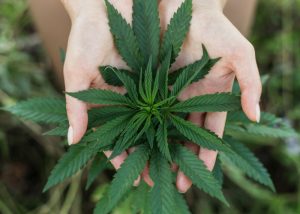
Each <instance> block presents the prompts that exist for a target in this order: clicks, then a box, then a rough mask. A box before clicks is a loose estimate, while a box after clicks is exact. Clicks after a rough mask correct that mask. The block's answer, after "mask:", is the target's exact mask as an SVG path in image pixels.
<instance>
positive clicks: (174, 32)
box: [160, 0, 192, 63]
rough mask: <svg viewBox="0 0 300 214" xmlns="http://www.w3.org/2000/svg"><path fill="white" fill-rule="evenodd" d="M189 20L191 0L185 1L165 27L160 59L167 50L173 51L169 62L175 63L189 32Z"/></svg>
mask: <svg viewBox="0 0 300 214" xmlns="http://www.w3.org/2000/svg"><path fill="white" fill-rule="evenodd" d="M191 19H192V0H185V1H184V2H183V3H182V4H181V6H180V7H179V9H178V10H177V11H176V13H175V14H174V15H173V17H172V19H171V21H170V24H169V25H168V27H167V31H166V32H165V34H164V36H163V39H162V44H161V53H160V55H161V56H160V58H161V59H164V58H165V57H166V56H167V54H168V52H169V50H170V49H173V54H172V60H171V62H172V63H173V62H174V61H175V59H176V57H177V56H178V54H179V52H180V49H181V46H182V44H183V41H184V39H185V37H186V34H187V32H188V30H189V27H190V22H191Z"/></svg>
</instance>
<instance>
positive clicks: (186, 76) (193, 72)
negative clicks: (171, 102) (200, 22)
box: [171, 46, 209, 96]
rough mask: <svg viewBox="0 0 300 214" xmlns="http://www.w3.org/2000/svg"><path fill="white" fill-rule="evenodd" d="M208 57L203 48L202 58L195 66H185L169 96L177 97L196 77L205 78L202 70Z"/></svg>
mask: <svg viewBox="0 0 300 214" xmlns="http://www.w3.org/2000/svg"><path fill="white" fill-rule="evenodd" d="M208 61H209V56H208V53H207V50H206V48H205V47H204V46H203V56H202V58H201V60H200V61H199V62H198V63H197V64H192V65H191V66H187V67H186V68H185V69H184V70H183V71H182V72H181V73H180V75H179V76H178V78H177V79H176V81H175V83H174V85H173V89H172V91H171V96H177V95H178V94H179V93H180V92H181V91H182V90H183V89H185V88H186V87H187V86H188V85H189V84H191V83H192V82H193V80H194V79H195V78H196V77H198V76H203V77H204V76H205V75H206V74H207V71H206V70H204V69H203V68H204V66H205V65H206V64H207V63H208Z"/></svg>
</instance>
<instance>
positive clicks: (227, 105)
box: [170, 93, 241, 112]
mask: <svg viewBox="0 0 300 214" xmlns="http://www.w3.org/2000/svg"><path fill="white" fill-rule="evenodd" d="M240 109H241V98H240V96H238V95H234V94H231V93H218V94H206V95H202V96H196V97H193V98H190V99H188V100H185V101H183V102H179V103H177V104H175V105H174V106H172V107H171V108H170V111H173V112H224V111H236V110H240Z"/></svg>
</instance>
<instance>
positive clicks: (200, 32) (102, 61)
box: [62, 0, 261, 192]
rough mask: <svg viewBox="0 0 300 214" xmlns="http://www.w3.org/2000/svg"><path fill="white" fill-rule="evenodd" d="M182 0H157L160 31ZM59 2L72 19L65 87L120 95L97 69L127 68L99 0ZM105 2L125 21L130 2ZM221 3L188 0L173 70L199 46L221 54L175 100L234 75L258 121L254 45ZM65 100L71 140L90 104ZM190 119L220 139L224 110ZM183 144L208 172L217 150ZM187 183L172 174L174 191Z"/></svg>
mask: <svg viewBox="0 0 300 214" xmlns="http://www.w3.org/2000/svg"><path fill="white" fill-rule="evenodd" d="M183 1H184V0H161V1H160V4H159V11H160V19H161V25H162V31H164V30H165V29H166V27H167V24H168V23H169V21H170V18H171V17H172V15H173V14H174V12H175V11H176V10H177V9H178V7H179V6H180V5H181V3H182V2H183ZM62 2H63V4H64V6H65V8H66V9H67V11H68V13H69V15H70V18H71V21H72V28H71V33H70V36H69V41H68V48H67V56H66V61H65V65H64V77H65V78H64V79H65V90H66V91H68V92H73V91H80V90H85V89H88V88H90V87H93V88H102V89H110V90H114V91H117V92H120V93H123V92H124V89H122V88H117V87H111V86H108V85H107V84H105V82H104V80H103V79H102V77H101V75H100V73H99V72H98V66H99V65H108V64H109V65H113V66H116V67H121V68H126V67H127V66H126V64H125V63H124V62H123V60H122V59H121V57H120V56H119V54H118V52H117V50H116V49H115V46H114V43H113V38H112V35H111V33H110V31H109V26H108V24H107V23H108V20H107V14H106V9H105V5H104V3H103V1H98V0H89V1H84V0H62ZM110 2H111V3H112V4H113V5H114V6H115V7H116V8H117V9H118V10H119V12H120V13H121V14H122V16H123V17H125V19H126V20H127V21H128V22H129V23H130V22H131V13H132V0H122V1H118V0H111V1H110ZM223 4H224V1H223V0H210V1H208V0H197V1H196V0H195V1H193V18H192V21H191V27H190V31H189V33H188V35H187V38H186V40H185V42H184V44H183V47H182V50H181V52H180V54H179V57H178V58H177V60H176V63H175V64H174V66H173V69H175V68H178V67H182V66H184V65H187V64H190V63H192V62H194V61H195V60H198V59H200V58H201V56H202V44H204V45H205V46H206V48H207V50H208V53H209V54H210V56H211V57H213V58H214V57H222V59H221V60H220V61H219V62H218V63H217V64H216V65H215V66H214V67H213V68H212V70H211V71H210V73H209V74H208V75H207V76H206V78H205V79H203V80H201V81H199V82H197V83H194V84H192V85H191V86H190V87H188V88H187V89H186V90H185V91H183V92H182V93H181V95H180V98H181V99H183V100H184V99H188V98H189V97H192V96H197V95H202V94H207V93H216V92H225V91H230V90H231V88H232V84H233V81H234V78H235V77H236V78H237V80H238V82H239V84H240V87H241V91H242V107H243V110H244V112H245V113H246V115H247V116H248V117H249V119H251V120H253V121H259V117H260V110H259V99H260V94H261V83H260V78H259V73H258V69H257V65H256V60H255V52H254V48H253V46H252V45H251V44H250V43H249V42H248V41H247V40H246V39H245V38H244V37H243V36H242V35H241V34H240V33H239V31H238V30H237V29H236V28H235V27H234V26H233V25H232V24H231V23H230V22H229V21H228V19H227V18H226V17H225V16H224V15H223V13H222V6H223ZM99 35H100V36H99ZM66 101H67V114H68V119H69V123H70V128H69V133H68V142H69V144H75V143H78V142H79V141H80V139H81V138H82V136H83V135H84V133H85V131H86V129H87V122H88V121H87V120H88V117H87V109H88V108H89V106H88V105H87V104H85V103H83V102H81V101H79V100H77V99H75V98H72V97H70V96H68V95H67V96H66ZM189 120H191V121H192V122H194V123H195V124H197V125H199V126H204V127H205V128H207V129H210V130H212V131H214V132H215V133H216V134H217V135H219V136H220V137H221V136H222V134H223V130H224V126H225V120H226V113H224V112H221V113H206V114H205V113H193V114H191V115H190V116H189ZM78 121H80V122H78ZM186 146H187V147H189V148H190V149H191V150H193V151H194V152H195V153H197V154H198V156H199V158H200V159H202V160H203V161H204V163H205V164H206V166H207V167H208V169H209V170H212V169H213V166H214V163H215V160H216V156H217V152H215V151H209V150H207V149H203V148H199V147H197V146H193V145H192V144H191V143H186ZM130 152H132V149H131V150H129V151H128V152H124V153H122V154H121V155H120V156H118V157H116V158H115V159H113V160H112V164H113V165H114V167H115V168H116V169H118V168H119V167H120V165H121V164H122V163H123V162H124V160H125V159H126V157H127V156H128V153H130ZM105 154H106V155H107V156H109V155H110V154H111V152H110V151H107V152H105ZM147 171H148V170H147V167H146V169H145V171H144V172H143V173H142V177H143V178H144V180H145V181H146V182H147V183H148V184H149V185H152V182H151V179H150V178H149V174H148V172H147ZM139 180H140V177H139V178H138V179H137V181H136V182H135V184H138V182H139ZM191 184H192V183H191V181H190V180H189V179H188V178H187V177H186V176H185V175H184V174H183V173H182V172H180V171H179V172H178V176H177V188H178V189H179V191H180V192H186V191H187V190H188V189H189V188H190V186H191Z"/></svg>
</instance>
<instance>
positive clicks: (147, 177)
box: [142, 163, 154, 187]
mask: <svg viewBox="0 0 300 214" xmlns="http://www.w3.org/2000/svg"><path fill="white" fill-rule="evenodd" d="M142 177H143V179H144V181H145V182H146V184H148V185H149V186H150V187H153V185H154V182H153V181H152V179H151V178H150V175H149V163H147V165H146V166H145V169H144V171H143V172H142Z"/></svg>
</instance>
